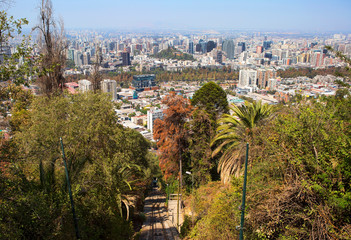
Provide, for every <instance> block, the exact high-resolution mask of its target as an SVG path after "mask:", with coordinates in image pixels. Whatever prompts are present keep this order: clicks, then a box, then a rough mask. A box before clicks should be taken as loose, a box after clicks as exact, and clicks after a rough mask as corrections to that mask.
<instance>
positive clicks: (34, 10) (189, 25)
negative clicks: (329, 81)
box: [8, 0, 351, 32]
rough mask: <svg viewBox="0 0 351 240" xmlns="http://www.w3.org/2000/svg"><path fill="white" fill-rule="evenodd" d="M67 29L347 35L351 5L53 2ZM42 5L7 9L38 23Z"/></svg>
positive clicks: (30, 0) (31, 2)
mask: <svg viewBox="0 0 351 240" xmlns="http://www.w3.org/2000/svg"><path fill="white" fill-rule="evenodd" d="M52 3H53V5H54V10H55V12H54V13H55V15H56V16H57V17H62V19H64V22H65V27H66V28H68V29H70V28H94V29H124V30H133V29H153V30H164V29H168V30H192V29H201V30H229V29H230V30H256V31H303V32H330V31H333V32H348V31H350V30H351V15H350V14H349V12H350V10H351V1H348V0H335V1H332V2H331V1H327V0H319V1H317V0H308V1H303V0H297V1H280V0H272V1H259V0H248V1H231V0H219V1H209V0H205V1H199V0H192V1H185V0H178V1H174V0H172V1H160V0H150V1H143V0H132V1H113V0H101V1H93V0H84V1H83V0H75V1H69V0H53V1H52ZM39 4H40V1H36V0H17V1H15V2H14V3H13V4H12V6H11V7H10V8H9V9H8V12H9V13H10V14H11V15H13V16H14V17H15V18H19V17H25V18H27V19H28V20H29V22H30V26H33V25H34V24H35V23H37V21H38V20H37V19H38V9H39Z"/></svg>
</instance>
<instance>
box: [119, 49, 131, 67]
mask: <svg viewBox="0 0 351 240" xmlns="http://www.w3.org/2000/svg"><path fill="white" fill-rule="evenodd" d="M121 55H122V65H123V66H129V65H130V54H129V52H127V51H123V52H122V53H121Z"/></svg>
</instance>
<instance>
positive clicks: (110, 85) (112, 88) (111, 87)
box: [101, 79, 117, 101]
mask: <svg viewBox="0 0 351 240" xmlns="http://www.w3.org/2000/svg"><path fill="white" fill-rule="evenodd" d="M101 90H102V92H105V93H110V94H111V96H112V100H114V101H115V100H117V83H116V81H115V80H110V79H104V80H103V81H101Z"/></svg>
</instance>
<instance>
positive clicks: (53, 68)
mask: <svg viewBox="0 0 351 240" xmlns="http://www.w3.org/2000/svg"><path fill="white" fill-rule="evenodd" d="M39 20H40V22H39V24H38V25H37V26H36V27H34V28H33V30H38V31H39V36H38V46H39V48H40V54H41V56H42V59H41V61H40V66H39V69H40V75H39V78H38V84H39V86H40V87H41V89H42V91H43V93H45V94H46V95H51V94H52V93H57V92H62V90H63V84H64V81H65V78H64V76H63V67H64V64H65V62H66V49H67V41H66V38H65V34H64V25H63V21H62V20H61V21H59V26H57V23H56V21H55V19H54V16H53V8H52V3H51V0H42V1H41V6H40V15H39Z"/></svg>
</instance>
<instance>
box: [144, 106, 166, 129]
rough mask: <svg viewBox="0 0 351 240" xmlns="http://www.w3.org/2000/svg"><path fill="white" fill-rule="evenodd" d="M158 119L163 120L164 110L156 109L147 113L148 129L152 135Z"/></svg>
mask: <svg viewBox="0 0 351 240" xmlns="http://www.w3.org/2000/svg"><path fill="white" fill-rule="evenodd" d="M156 119H161V120H163V110H162V109H155V110H150V111H147V129H149V130H150V132H151V133H153V131H154V122H155V120H156Z"/></svg>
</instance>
